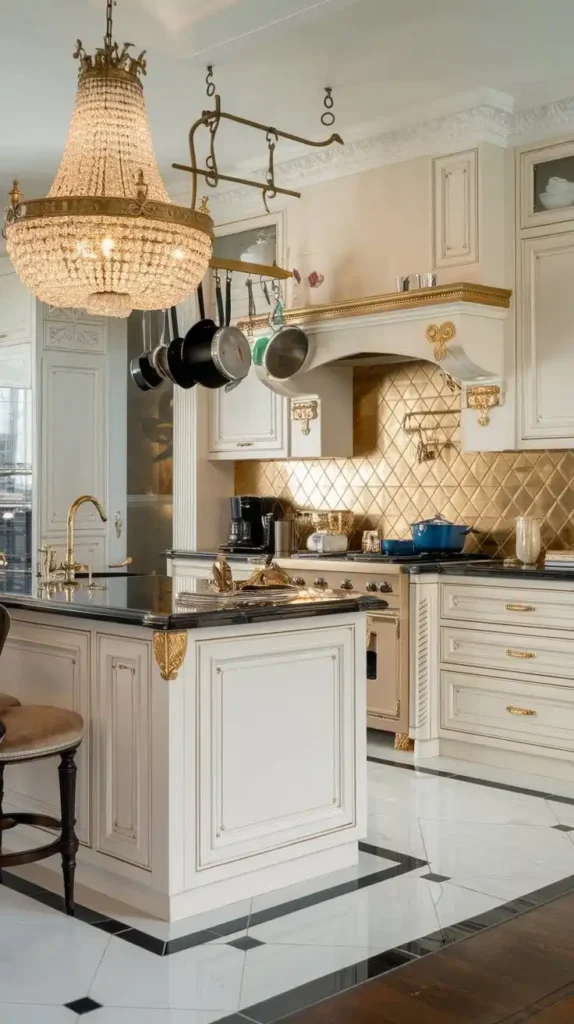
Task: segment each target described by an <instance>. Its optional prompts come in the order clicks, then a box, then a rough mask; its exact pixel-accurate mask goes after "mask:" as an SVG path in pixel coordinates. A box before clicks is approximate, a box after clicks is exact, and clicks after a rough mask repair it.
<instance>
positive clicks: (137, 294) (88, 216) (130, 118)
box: [5, 0, 213, 317]
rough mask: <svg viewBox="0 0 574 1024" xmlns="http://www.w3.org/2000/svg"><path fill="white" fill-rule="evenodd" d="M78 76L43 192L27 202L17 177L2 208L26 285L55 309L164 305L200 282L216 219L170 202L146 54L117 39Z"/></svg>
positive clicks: (111, 311) (79, 51)
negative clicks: (149, 98)
mask: <svg viewBox="0 0 574 1024" xmlns="http://www.w3.org/2000/svg"><path fill="white" fill-rule="evenodd" d="M107 6H108V12H107V13H108V22H107V27H108V31H107V33H106V36H105V39H104V47H103V48H100V49H97V50H96V53H95V56H94V57H91V56H88V55H87V54H86V52H85V50H84V48H83V46H82V44H81V43H80V42H79V41H78V43H77V47H76V52H75V54H74V56H75V57H76V58H77V59H78V60H79V61H80V76H79V82H78V91H77V94H76V102H75V106H74V111H73V114H72V120H71V124H70V129H69V132H68V138H67V141H66V146H65V149H64V155H63V157H62V162H61V164H60V167H59V170H58V173H57V174H56V177H55V179H54V182H53V184H52V187H51V189H50V191H49V193H48V196H47V198H46V199H33V200H26V202H23V197H22V193H21V192H20V189H19V187H18V183H17V182H14V186H13V189H12V191H11V193H10V197H11V205H10V207H9V208H8V211H7V214H6V225H5V236H6V246H7V249H8V253H9V255H10V258H11V260H12V262H13V264H14V267H15V269H16V271H17V273H18V274H19V276H20V277H21V279H22V281H23V282H24V284H25V285H26V287H27V288H28V289H29V290H30V291H31V292H32V293H33V294H34V295H35V296H36V297H37V298H38V299H40V300H41V301H43V302H46V303H48V304H49V305H51V306H56V307H74V308H83V309H86V310H87V311H88V312H90V313H95V314H100V315H105V316H118V317H125V316H129V313H130V312H131V310H132V309H144V310H145V309H165V308H167V307H169V306H173V305H175V304H176V303H178V302H181V301H182V299H184V298H185V297H186V296H188V295H189V294H190V293H191V292H192V291H194V290H195V289H196V288H197V285H198V284H199V282H200V281H201V279H202V278H203V276H204V274H205V272H206V270H207V268H208V264H209V260H210V258H211V254H212V239H213V224H212V222H211V220H210V218H209V216H206V215H205V214H203V213H199V212H196V211H195V210H192V209H190V208H187V207H182V206H176V205H175V204H174V203H172V202H171V200H170V198H169V196H168V194H167V191H166V188H165V185H164V183H163V181H162V178H161V175H160V172H159V168H158V166H157V163H156V159H155V154H154V151H153V144H152V140H151V135H150V130H149V125H148V121H147V114H146V109H145V102H144V97H143V88H142V84H141V80H140V75H142V74H145V73H146V61H145V59H144V56H145V54H144V53H141V54H140V55H139V57H133V56H131V55H130V54H129V49H130V47H131V44H128V43H126V44H124V47H123V49H122V50H121V51H120V48H119V46H118V44H117V43H114V42H112V35H111V33H112V25H111V10H112V2H111V0H108V5H107Z"/></svg>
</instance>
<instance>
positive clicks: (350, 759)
mask: <svg viewBox="0 0 574 1024" xmlns="http://www.w3.org/2000/svg"><path fill="white" fill-rule="evenodd" d="M354 635H355V634H354V630H353V628H352V626H348V625H345V626H341V627H340V628H339V629H334V628H326V629H321V630H294V631H293V632H281V633H277V634H275V635H274V634H268V635H266V636H263V637H261V636H255V637H249V636H244V637H233V638H231V639H228V640H213V641H202V642H200V643H199V645H198V648H199V649H198V659H197V662H196V664H197V666H198V668H197V671H198V692H197V720H196V726H195V728H196V730H197V736H196V740H195V743H191V742H190V743H189V752H188V755H187V761H188V763H187V766H186V778H189V779H190V786H191V779H192V778H193V777H194V772H195V756H196V755H195V754H194V751H195V750H197V751H198V754H197V757H198V759H199V760H198V768H197V771H198V776H197V777H198V779H199V790H198V804H197V810H196V821H195V822H193V820H190V821H189V822H188V823H187V829H188V841H187V843H186V845H187V848H188V849H189V851H190V856H193V857H194V859H195V858H197V863H191V862H189V863H188V870H189V871H190V872H191V873H193V872H194V871H197V870H201V869H202V868H208V867H215V866H218V865H225V864H229V863H230V862H233V861H241V860H243V859H247V860H248V861H249V860H250V858H252V856H253V855H255V854H258V853H264V852H266V851H268V850H272V849H276V848H277V847H279V846H288V845H290V844H292V843H298V842H300V841H302V840H304V839H309V838H311V837H314V836H322V835H325V834H327V833H328V832H333V831H335V830H341V829H347V828H352V827H353V825H354V823H355V819H356V799H357V797H356V756H355V724H354V723H355V708H356V700H357V697H356V694H357V687H358V686H360V683H359V682H358V681H357V679H356V674H355V668H354V665H355V661H354V659H355V654H354ZM189 699H190V700H193V699H194V697H193V696H191V695H190V698H189ZM190 818H191V816H190Z"/></svg>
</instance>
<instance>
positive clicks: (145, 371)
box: [130, 312, 163, 391]
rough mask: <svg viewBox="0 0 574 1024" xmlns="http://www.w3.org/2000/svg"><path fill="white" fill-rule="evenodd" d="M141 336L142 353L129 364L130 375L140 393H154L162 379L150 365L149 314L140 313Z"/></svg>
mask: <svg viewBox="0 0 574 1024" xmlns="http://www.w3.org/2000/svg"><path fill="white" fill-rule="evenodd" d="M142 334H143V351H142V354H141V355H140V356H135V357H134V358H133V359H132V361H131V363H130V373H131V376H132V380H133V381H134V383H135V384H137V386H138V388H139V389H140V391H154V390H155V388H159V386H160V384H163V377H161V376H160V375H159V373H158V372H157V370H156V369H155V368H154V367H153V366H152V364H151V363H150V358H149V357H150V349H149V345H150V343H151V332H150V323H149V313H146V312H144V313H142Z"/></svg>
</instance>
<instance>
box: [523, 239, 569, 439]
mask: <svg viewBox="0 0 574 1024" xmlns="http://www.w3.org/2000/svg"><path fill="white" fill-rule="evenodd" d="M524 234H526V233H523V235H524ZM528 236H529V237H522V239H521V240H520V266H519V282H518V284H519V287H518V292H519V305H518V310H517V337H518V353H517V354H518V361H517V367H518V381H519V395H518V398H519V402H518V408H519V435H518V436H519V447H521V448H570V447H573V446H574V402H573V401H572V379H573V377H574V289H573V288H572V281H573V280H574V231H573V230H565V225H559V226H556V227H554V228H535V229H532V230H531V231H530V232H528Z"/></svg>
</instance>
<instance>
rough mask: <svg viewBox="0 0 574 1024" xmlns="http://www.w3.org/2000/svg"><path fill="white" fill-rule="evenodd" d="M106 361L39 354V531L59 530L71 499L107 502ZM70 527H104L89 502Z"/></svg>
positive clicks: (46, 533)
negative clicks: (84, 496)
mask: <svg viewBox="0 0 574 1024" xmlns="http://www.w3.org/2000/svg"><path fill="white" fill-rule="evenodd" d="M106 397H107V396H106V365H105V360H104V359H102V358H101V357H98V356H92V357H90V356H81V355H76V354H74V353H71V352H62V353H59V352H48V353H45V355H44V357H43V359H42V396H41V406H42V474H41V503H42V513H41V524H42V528H41V533H42V536H44V537H47V536H49V535H50V534H54V533H58V532H62V531H65V529H66V516H67V511H68V508H69V506H70V505H71V503H72V502H73V501H74V500H75V498H77V497H78V496H79V495H80V494H93V495H94V496H95V497H96V498H98V499H99V500H100V501H101V502H102V503H103V505H104V507H106V506H107V490H108V488H107V454H108V437H107V433H108V431H107V415H106V406H107V401H106ZM75 523H76V533H77V534H81V533H82V532H90V533H92V534H105V533H107V524H105V523H102V522H101V520H100V517H99V515H98V513H97V511H96V509H95V508H94V506H93V505H91V504H85V505H83V506H82V507H81V508H80V509H79V511H78V513H77V515H76V520H75Z"/></svg>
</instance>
